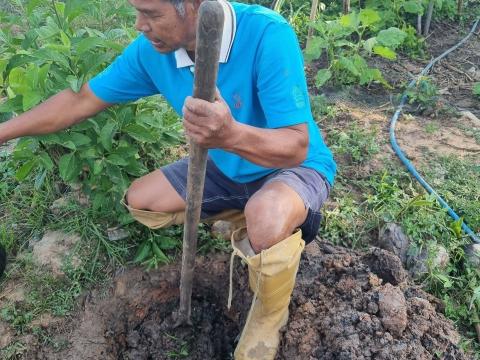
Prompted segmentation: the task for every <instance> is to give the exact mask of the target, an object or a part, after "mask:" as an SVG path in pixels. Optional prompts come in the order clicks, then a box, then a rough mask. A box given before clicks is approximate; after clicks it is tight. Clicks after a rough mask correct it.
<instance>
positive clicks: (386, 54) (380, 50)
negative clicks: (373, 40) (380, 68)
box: [373, 45, 397, 60]
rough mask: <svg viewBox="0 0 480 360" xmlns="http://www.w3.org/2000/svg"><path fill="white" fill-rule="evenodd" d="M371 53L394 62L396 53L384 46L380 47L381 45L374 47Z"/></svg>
mask: <svg viewBox="0 0 480 360" xmlns="http://www.w3.org/2000/svg"><path fill="white" fill-rule="evenodd" d="M373 52H374V53H375V54H377V55H380V56H381V57H383V58H385V59H388V60H395V59H396V58H397V53H396V52H395V51H393V50H392V49H389V48H387V47H385V46H381V45H377V46H374V47H373Z"/></svg>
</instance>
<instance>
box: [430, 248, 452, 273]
mask: <svg viewBox="0 0 480 360" xmlns="http://www.w3.org/2000/svg"><path fill="white" fill-rule="evenodd" d="M449 261H450V255H448V252H447V249H445V248H444V247H443V246H441V245H438V246H437V248H436V254H435V257H434V258H433V261H432V264H433V266H434V267H438V268H440V269H445V268H446V267H447V265H448V262H449Z"/></svg>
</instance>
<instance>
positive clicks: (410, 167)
mask: <svg viewBox="0 0 480 360" xmlns="http://www.w3.org/2000/svg"><path fill="white" fill-rule="evenodd" d="M479 22H480V19H477V20H476V21H475V23H474V24H473V27H472V30H470V32H469V33H468V35H467V36H465V37H464V38H463V39H462V40H461V41H460V42H459V43H458V44H457V45H455V46H453V47H451V48H450V49H448V50H447V51H445V52H444V53H443V54H441V55H440V56H438V57H436V58H435V59H433V60H432V61H430V63H429V64H428V65H427V66H426V67H425V68H424V69H423V70H422V72H421V73H420V75H418V76H417V77H416V78H415V79H413V80H412V81H411V82H410V84H408V86H407V89H406V91H405V92H404V94H403V96H402V99H401V101H400V105H398V107H397V110H396V111H395V114H394V115H393V117H392V119H391V121H390V142H391V144H392V147H393V150H394V151H395V154H397V156H398V157H399V158H400V160H401V161H402V163H403V164H404V165H405V166H406V167H407V169H408V171H409V172H410V173H411V174H412V175H413V176H414V177H415V178H416V179H417V180H418V181H419V182H420V184H422V186H423V187H424V188H425V189H426V190H427V191H428V193H429V194H433V195H434V196H435V197H436V199H437V200H438V202H439V203H440V204H441V205H442V207H444V208H445V209H447V211H448V214H449V215H450V216H451V217H452V218H453V219H454V220H459V219H460V217H459V216H458V215H457V214H456V213H455V211H453V209H452V208H451V207H450V206H449V205H448V204H447V202H446V201H445V200H443V199H442V197H440V195H438V194H437V192H436V191H435V190H434V189H433V188H432V187H431V186H430V185H429V184H428V183H427V182H426V181H425V179H423V177H422V176H421V175H420V174H419V173H418V171H417V169H415V167H414V166H413V164H412V163H411V162H410V161H409V160H408V159H407V158H406V157H405V154H404V153H403V151H402V149H401V148H400V146H398V144H397V140H396V139H395V125H396V124H397V120H398V117H399V116H400V114H401V112H402V110H403V107H404V105H405V103H406V101H407V98H408V96H407V93H406V92H407V91H408V90H409V89H411V88H412V87H413V86H415V84H416V82H417V80H418V79H419V78H420V77H421V76H424V75H426V74H427V73H428V72H429V71H430V69H431V68H432V66H433V65H434V64H435V63H436V62H438V61H439V60H441V59H443V58H444V57H445V56H447V55H448V54H450V53H451V52H452V51H455V50H456V49H457V48H459V47H460V46H461V45H463V43H465V42H466V41H467V40H468V39H469V38H470V37H471V36H472V34H473V33H474V32H475V30H476V29H477V26H478V23H479ZM462 229H463V230H464V231H465V232H466V233H467V234H468V235H469V236H470V237H471V239H472V241H473V242H475V243H480V238H479V237H478V236H477V235H476V234H475V233H474V232H473V231H472V229H470V228H469V227H468V226H467V225H466V224H465V222H462Z"/></svg>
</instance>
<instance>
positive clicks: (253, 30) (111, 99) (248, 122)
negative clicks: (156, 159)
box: [0, 0, 336, 359]
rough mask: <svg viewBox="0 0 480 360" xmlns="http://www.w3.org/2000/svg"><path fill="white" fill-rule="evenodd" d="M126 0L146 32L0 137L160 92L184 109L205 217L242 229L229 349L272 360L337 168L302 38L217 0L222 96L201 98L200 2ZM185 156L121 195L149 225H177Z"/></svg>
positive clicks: (270, 17)
mask: <svg viewBox="0 0 480 360" xmlns="http://www.w3.org/2000/svg"><path fill="white" fill-rule="evenodd" d="M129 1H130V3H131V5H132V6H133V7H135V9H136V10H137V20H136V28H137V29H138V30H139V31H140V32H141V33H142V34H141V35H140V36H139V37H138V38H137V39H136V40H135V41H134V42H133V43H132V44H130V45H129V46H128V47H127V48H126V49H125V51H124V53H123V54H122V55H121V56H119V57H118V58H117V59H116V60H115V61H114V63H112V64H111V65H110V66H109V67H108V68H107V69H106V70H105V71H103V72H102V73H101V74H99V75H98V76H96V77H95V78H94V79H92V80H91V81H90V82H89V83H88V84H86V85H84V86H83V87H82V89H81V90H80V92H79V93H78V94H76V93H74V92H72V91H70V90H65V91H63V92H61V93H59V94H58V95H56V96H54V97H52V98H51V99H49V100H48V101H46V102H45V103H43V104H41V105H39V106H38V107H37V108H35V109H33V110H31V111H29V112H27V113H25V114H22V115H21V116H19V117H17V118H16V119H13V120H10V121H9V122H7V123H4V124H1V125H0V143H1V142H3V141H6V140H8V139H12V138H15V137H19V136H25V135H35V134H45V133H50V132H54V131H57V130H60V129H63V128H66V127H68V126H71V125H73V124H76V123H78V122H80V121H81V120H83V119H84V118H87V117H89V116H92V115H94V114H96V113H97V112H99V111H101V110H103V109H105V108H107V107H108V106H110V105H112V104H115V103H121V102H126V101H134V100H136V99H138V98H140V97H143V96H149V95H153V94H157V93H161V94H162V95H163V96H164V97H165V98H166V99H167V101H168V102H169V103H170V104H171V105H172V106H173V108H174V109H175V110H176V111H177V112H178V113H179V114H181V115H182V116H183V124H184V128H185V133H186V135H187V136H188V137H189V138H191V139H192V140H193V141H195V142H196V143H198V144H199V145H201V146H203V147H205V148H208V149H209V159H208V165H207V174H206V180H205V192H204V199H203V205H202V217H203V218H208V217H209V218H211V217H216V218H219V217H224V215H223V214H230V215H231V214H232V212H231V211H230V212H228V211H227V210H236V211H237V214H238V213H239V212H242V211H243V213H244V218H243V219H242V218H240V221H238V225H239V227H241V225H245V224H246V230H245V228H243V229H242V228H239V229H238V230H237V231H236V232H235V233H234V234H233V235H232V245H233V248H234V254H236V255H239V256H241V257H242V258H243V259H244V260H245V262H246V263H247V264H248V267H249V275H250V286H251V288H252V291H254V293H255V297H254V304H253V305H252V309H251V312H250V314H249V316H248V320H247V323H246V325H245V327H244V330H243V332H242V336H241V338H240V341H239V344H238V346H237V349H236V351H235V358H236V359H273V358H274V357H275V354H276V351H277V347H278V343H279V329H280V328H281V327H282V326H284V325H285V324H286V322H287V319H288V305H289V302H290V296H291V293H292V290H293V286H294V283H295V276H296V272H297V269H298V265H299V261H300V255H301V252H302V250H303V248H304V246H305V242H309V241H311V240H312V239H314V237H315V235H316V234H317V232H318V228H319V223H320V213H319V211H320V208H321V207H322V205H323V203H324V201H325V200H326V198H327V196H328V193H329V190H330V187H331V185H332V183H333V178H334V174H335V168H336V166H335V162H334V160H333V158H332V155H331V153H330V151H329V150H328V148H327V147H326V146H325V144H324V143H323V141H322V138H321V136H320V132H319V129H318V127H317V125H316V124H315V122H314V121H313V119H312V114H311V110H310V104H309V99H308V92H307V86H306V81H305V74H304V72H303V62H302V56H301V51H300V48H299V45H298V41H297V39H296V37H295V34H294V32H293V30H292V29H291V27H290V26H289V25H288V23H287V22H286V21H285V20H284V19H283V18H282V17H281V16H279V15H278V14H276V13H274V12H272V11H270V10H267V9H265V8H262V7H259V6H250V5H244V4H237V3H232V4H230V3H227V2H226V1H225V0H220V3H221V4H222V6H223V9H224V14H225V24H224V32H223V37H222V46H221V54H220V65H219V75H218V82H217V86H218V94H217V98H216V100H215V102H214V103H208V102H205V101H202V100H198V99H193V98H192V97H190V95H191V94H192V89H193V67H194V61H195V32H196V20H197V14H198V8H199V6H200V4H201V2H202V0H129ZM65 108H68V109H69V111H68V112H66V111H63V109H65ZM187 165H188V162H187V161H186V160H185V159H184V160H180V161H178V162H176V163H174V164H170V165H168V166H165V167H163V168H162V169H160V170H157V171H154V172H152V173H150V174H148V175H146V176H144V177H142V178H140V179H138V180H136V181H134V182H133V184H132V185H131V187H130V188H129V190H128V192H127V194H126V197H125V199H124V201H125V205H126V206H127V208H128V209H129V211H130V212H131V214H132V215H133V216H134V217H135V218H136V219H137V220H139V221H140V222H142V223H143V224H145V225H147V226H150V227H152V228H159V227H165V226H169V225H172V224H180V223H182V222H183V212H184V210H185V198H186V178H187ZM225 211H227V212H225ZM219 214H220V215H219ZM237 220H238V216H237ZM302 238H303V239H302Z"/></svg>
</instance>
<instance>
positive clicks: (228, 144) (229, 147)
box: [224, 119, 245, 152]
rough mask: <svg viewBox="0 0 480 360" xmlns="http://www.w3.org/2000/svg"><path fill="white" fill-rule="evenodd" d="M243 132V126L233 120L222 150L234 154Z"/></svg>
mask: <svg viewBox="0 0 480 360" xmlns="http://www.w3.org/2000/svg"><path fill="white" fill-rule="evenodd" d="M244 130H245V126H244V125H243V124H241V123H239V122H237V121H235V119H234V120H233V122H232V124H231V129H230V131H229V132H228V134H229V135H228V136H227V139H225V147H224V150H226V151H229V152H235V151H236V150H238V144H240V143H241V138H242V134H243V132H244Z"/></svg>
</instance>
